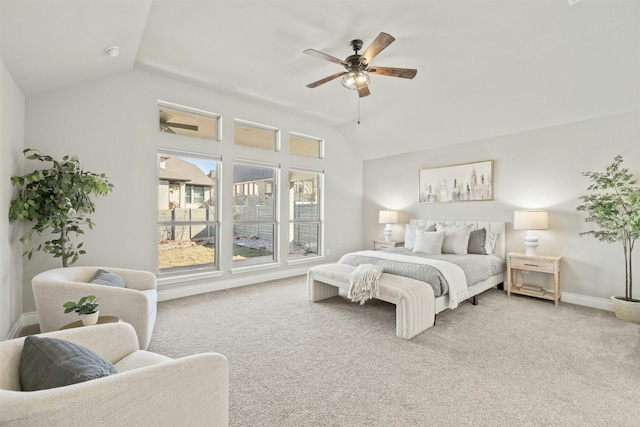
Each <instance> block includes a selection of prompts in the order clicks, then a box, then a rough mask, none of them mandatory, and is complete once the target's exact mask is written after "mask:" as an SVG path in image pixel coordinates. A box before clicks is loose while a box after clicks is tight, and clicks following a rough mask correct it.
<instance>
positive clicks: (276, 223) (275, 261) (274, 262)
mask: <svg viewBox="0 0 640 427" xmlns="http://www.w3.org/2000/svg"><path fill="white" fill-rule="evenodd" d="M236 165H241V166H249V167H257V168H269V169H272V170H273V187H275V189H274V188H272V190H275V191H273V193H272V197H273V218H272V219H271V220H270V221H245V220H236V219H235V218H232V224H233V229H234V230H235V227H236V225H258V226H259V225H260V224H271V225H272V227H273V242H272V251H273V252H272V259H271V260H269V261H265V262H259V263H250V262H248V263H247V265H241V264H238V263H236V260H233V259H232V261H231V274H236V273H242V272H247V271H254V270H261V269H264V268H271V267H279V266H280V265H281V263H280V238H279V236H280V227H281V225H280V211H281V207H280V203H281V198H280V190H279V188H280V182H281V173H282V165H281V164H279V163H271V162H264V161H256V160H248V159H240V158H235V159H233V165H232V167H233V168H235V166H236ZM237 185H238V184H237V183H235V182H233V183H232V186H231V187H230V188H231V194H232V195H233V197H234V198H235V197H236V196H237V192H236V188H237ZM243 187H245V188H246V186H244V185H243ZM250 187H251V186H250ZM253 187H254V188H255V186H253ZM249 194H252V195H253V194H255V190H254V189H252V190H251V191H250V192H249ZM232 205H233V207H234V208H235V207H236V205H235V202H232ZM232 234H233V231H232ZM234 238H235V236H234ZM232 250H233V249H232ZM232 257H233V255H232Z"/></svg>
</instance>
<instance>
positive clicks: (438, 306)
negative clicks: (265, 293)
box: [307, 219, 506, 339]
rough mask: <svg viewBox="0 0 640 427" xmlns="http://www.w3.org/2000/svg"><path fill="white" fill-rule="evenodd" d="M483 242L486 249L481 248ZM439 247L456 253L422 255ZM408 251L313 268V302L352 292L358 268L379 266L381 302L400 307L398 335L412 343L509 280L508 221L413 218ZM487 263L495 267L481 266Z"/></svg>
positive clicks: (359, 255) (358, 255) (364, 254)
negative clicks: (444, 315)
mask: <svg viewBox="0 0 640 427" xmlns="http://www.w3.org/2000/svg"><path fill="white" fill-rule="evenodd" d="M482 230H484V234H483V231H482ZM467 232H468V234H467ZM418 233H419V234H418ZM416 236H417V238H416ZM465 236H466V240H465ZM472 236H473V237H472ZM481 236H482V237H481ZM440 237H442V240H440ZM472 240H473V241H474V247H473V248H472V246H471V243H472ZM480 241H482V243H483V244H480V245H478V243H479V242H480ZM438 245H442V246H441V249H442V251H443V252H455V253H444V254H441V255H438V254H431V255H426V256H425V255H423V253H422V252H421V251H423V250H424V251H430V252H432V253H433V252H436V250H433V249H434V248H437V247H438ZM405 246H406V247H401V248H390V249H387V250H384V251H375V252H374V251H358V252H353V253H349V254H345V255H344V256H343V257H342V258H341V259H340V260H339V261H338V262H337V263H335V264H323V265H320V266H315V267H312V268H311V269H309V272H308V274H307V284H308V291H309V300H310V301H320V300H322V299H326V298H329V297H332V296H336V295H338V293H339V289H342V290H347V291H349V288H350V282H351V281H353V274H354V271H355V270H356V269H357V268H358V266H360V265H363V264H366V265H377V266H379V267H382V269H383V273H382V275H381V276H380V277H379V285H378V286H379V294H380V295H379V296H378V297H376V298H377V299H381V300H383V301H387V302H391V303H393V304H396V333H397V335H398V336H400V337H401V338H405V339H411V338H412V337H413V336H415V335H417V334H418V333H421V332H423V331H424V330H426V329H428V328H430V327H431V326H433V324H434V323H435V315H436V314H437V313H440V312H442V311H443V310H446V309H455V308H456V307H457V306H458V305H459V304H460V303H461V302H463V301H465V300H467V299H471V300H472V302H473V303H474V304H476V303H477V296H478V295H479V294H481V293H482V292H484V291H486V290H488V289H490V288H493V287H495V286H497V285H500V284H501V283H503V281H504V271H505V266H506V263H505V223H504V222H501V221H473V220H471V221H469V220H466V221H461V220H419V219H413V220H411V221H410V223H409V224H408V225H407V226H406V233H405ZM478 246H480V247H478ZM483 250H484V253H481V252H482V251H483ZM487 250H488V251H489V253H487ZM462 252H472V253H466V254H463V253H462ZM483 263H486V264H490V265H491V266H490V267H486V268H485V267H482V265H483ZM418 264H430V265H432V266H435V267H436V269H435V270H436V272H435V273H434V271H433V269H430V272H429V273H422V272H420V270H421V268H422V266H418ZM450 264H453V266H451V265H450ZM469 264H477V265H481V267H480V268H479V269H480V270H483V272H482V273H481V274H480V273H478V272H477V271H472V270H473V268H471V269H470V267H469ZM477 265H476V267H477ZM440 267H446V268H444V269H442V268H440ZM407 270H408V271H407ZM439 270H443V271H445V272H447V274H446V277H442V276H444V274H442V275H440V276H438V271H439ZM425 274H426V275H425ZM434 274H435V276H434ZM356 302H360V303H362V301H356Z"/></svg>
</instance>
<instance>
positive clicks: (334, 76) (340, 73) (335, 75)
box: [307, 71, 347, 89]
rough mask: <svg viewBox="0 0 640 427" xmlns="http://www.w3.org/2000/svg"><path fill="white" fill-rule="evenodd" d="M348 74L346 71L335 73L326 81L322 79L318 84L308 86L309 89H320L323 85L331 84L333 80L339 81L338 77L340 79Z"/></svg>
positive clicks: (326, 78)
mask: <svg viewBox="0 0 640 427" xmlns="http://www.w3.org/2000/svg"><path fill="white" fill-rule="evenodd" d="M346 73H347V72H346V71H340V72H339V73H335V74H332V75H330V76H329V77H325V78H324V79H320V80H318V81H317V82H313V83H309V84H308V85H307V87H308V88H310V89H313V88H314V87H318V86H320V85H321V84H325V83H326V82H330V81H331V80H333V79H337V78H338V77H340V76H342V75H344V74H346Z"/></svg>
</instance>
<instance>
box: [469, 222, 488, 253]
mask: <svg viewBox="0 0 640 427" xmlns="http://www.w3.org/2000/svg"><path fill="white" fill-rule="evenodd" d="M486 240H487V230H486V229H484V228H481V229H480V230H472V231H471V234H470V235H469V245H468V246H467V253H468V254H478V255H486V254H487V251H486V249H485V247H484V245H485V241H486Z"/></svg>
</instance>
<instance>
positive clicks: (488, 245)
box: [484, 230, 498, 255]
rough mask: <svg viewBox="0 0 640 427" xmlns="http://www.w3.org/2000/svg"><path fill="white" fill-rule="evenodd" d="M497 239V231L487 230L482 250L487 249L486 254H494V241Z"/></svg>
mask: <svg viewBox="0 0 640 427" xmlns="http://www.w3.org/2000/svg"><path fill="white" fill-rule="evenodd" d="M497 240H498V233H494V232H493V231H489V230H487V237H485V241H484V250H485V251H487V255H491V254H494V253H495V252H496V241H497Z"/></svg>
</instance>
